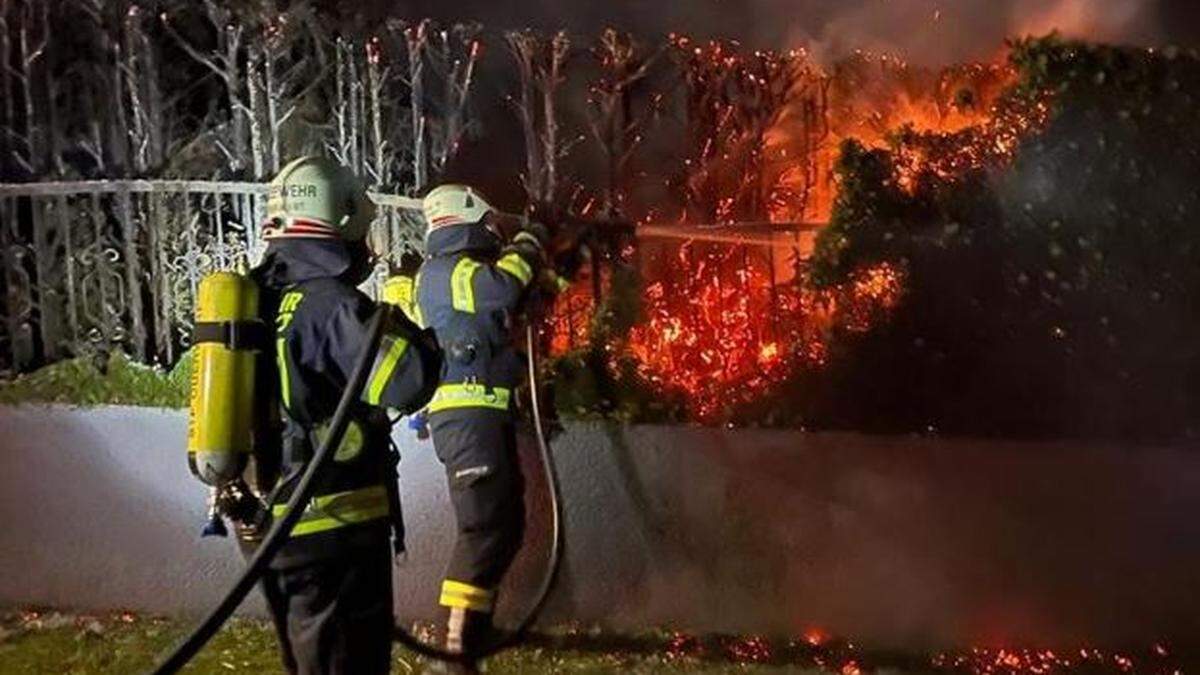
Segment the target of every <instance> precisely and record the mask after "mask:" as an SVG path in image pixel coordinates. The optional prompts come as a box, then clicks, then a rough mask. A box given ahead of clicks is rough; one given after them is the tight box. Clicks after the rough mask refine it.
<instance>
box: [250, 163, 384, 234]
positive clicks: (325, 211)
mask: <svg viewBox="0 0 1200 675" xmlns="http://www.w3.org/2000/svg"><path fill="white" fill-rule="evenodd" d="M374 217H375V207H374V204H372V203H371V200H370V199H368V198H367V193H366V190H365V189H364V188H363V185H362V182H361V181H360V180H359V179H358V176H355V175H354V173H353V172H352V171H350V169H349V168H347V167H345V166H342V165H341V164H339V163H337V162H335V161H333V160H331V159H327V158H324V157H311V156H310V157H301V158H299V159H296V160H293V161H292V162H290V163H289V164H288V165H287V166H285V167H283V170H282V171H280V172H279V175H278V176H276V177H275V180H273V181H271V187H270V192H269V194H268V197H267V222H266V224H265V225H264V226H263V237H264V238H267V239H280V238H307V239H344V240H346V241H361V240H362V239H363V238H365V237H366V236H367V230H368V229H369V228H370V225H371V221H372V220H373V219H374Z"/></svg>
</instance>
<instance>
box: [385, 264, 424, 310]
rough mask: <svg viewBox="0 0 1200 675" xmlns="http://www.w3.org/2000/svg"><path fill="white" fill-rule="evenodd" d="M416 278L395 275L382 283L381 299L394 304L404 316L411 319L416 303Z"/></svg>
mask: <svg viewBox="0 0 1200 675" xmlns="http://www.w3.org/2000/svg"><path fill="white" fill-rule="evenodd" d="M416 286H417V284H416V280H415V279H413V278H412V277H409V276H404V275H400V276H395V277H392V278H390V279H388V280H387V281H385V282H384V283H383V301H384V302H386V303H387V304H389V305H395V306H396V307H399V308H400V311H402V312H404V314H405V316H407V317H408V318H410V319H413V320H414V321H416V319H415V318H414V316H415V314H416V313H415V311H414V310H415V309H416V304H417V296H416Z"/></svg>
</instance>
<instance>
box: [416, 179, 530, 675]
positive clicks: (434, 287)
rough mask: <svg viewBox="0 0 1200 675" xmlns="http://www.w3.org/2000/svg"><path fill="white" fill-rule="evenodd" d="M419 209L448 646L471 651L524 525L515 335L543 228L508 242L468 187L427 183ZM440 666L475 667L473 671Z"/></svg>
mask: <svg viewBox="0 0 1200 675" xmlns="http://www.w3.org/2000/svg"><path fill="white" fill-rule="evenodd" d="M423 208H424V212H425V217H426V219H427V221H428V224H427V227H428V229H427V230H426V236H425V248H426V251H425V255H426V259H425V262H424V264H423V265H422V267H421V270H420V273H419V275H418V280H417V287H416V291H417V292H416V296H417V308H418V311H419V314H420V317H421V320H422V321H423V325H425V326H428V327H430V328H432V329H433V330H434V331H435V333H436V334H437V339H438V342H439V344H440V345H441V346H442V349H443V353H444V355H445V363H444V366H443V371H442V382H441V384H440V385H439V386H438V388H437V391H436V392H435V393H434V395H433V400H432V401H430V404H429V407H428V410H429V426H430V429H431V431H432V435H433V444H434V449H435V451H436V453H437V456H438V459H439V460H441V462H442V464H443V465H444V466H445V470H446V477H447V479H448V482H449V488H450V499H451V502H452V504H453V508H454V515H455V520H456V523H457V539H456V542H455V545H454V550H453V552H452V554H451V559H450V562H449V565H448V567H447V570H446V574H445V577H444V579H443V581H442V586H441V595H440V604H441V605H442V606H444V607H445V608H446V610H447V620H446V649H447V651H451V652H456V653H463V654H466V655H468V656H469V655H470V654H471V653H473V652H477V651H479V649H480V648H481V647H482V646H484V645H485V644H487V643H488V642H489V641H490V640H491V639H492V611H493V609H494V608H495V606H496V588H497V586H498V585H499V583H500V580H501V578H502V577H503V576H504V574H505V572H506V571H507V570H508V568H509V565H510V564H511V563H512V560H513V558H514V557H515V555H516V553H517V549H518V548H519V547H520V544H521V537H522V534H523V531H524V525H525V506H524V481H523V477H522V475H521V470H520V467H519V465H518V461H517V447H516V432H515V426H514V423H515V419H514V412H513V398H514V388H515V387H516V386H517V385H518V384H519V383H520V382H521V380H522V375H523V373H524V360H523V358H522V356H521V355H520V354H519V353H518V352H517V351H516V349H515V348H514V347H513V346H512V344H511V336H510V332H511V325H512V320H513V318H514V316H515V314H516V313H517V312H518V311H519V309H520V307H521V305H522V302H523V301H524V299H525V297H526V296H527V295H528V293H527V290H528V288H529V286H530V285H531V283H532V282H533V281H534V279H535V276H536V275H537V274H538V273H539V270H540V269H541V268H542V266H543V264H544V261H545V241H546V233H545V231H544V228H542V227H540V226H528V227H526V228H525V229H523V230H521V231H520V232H518V233H517V234H516V236H515V237H513V239H512V241H511V242H508V243H507V245H506V242H505V241H504V239H503V237H502V235H501V229H500V222H501V220H500V219H501V217H502V216H501V214H500V213H498V212H497V211H496V210H495V209H493V208H492V207H491V206H490V205H489V204H488V202H487V200H486V199H485V198H484V197H483V195H482V194H480V193H479V192H478V191H476V190H475V189H473V188H471V187H468V186H465V185H454V184H448V185H442V186H439V187H437V188H435V189H433V190H432V191H431V192H429V194H428V195H427V196H426V197H425V199H424V202H423ZM443 669H444V670H445V669H451V670H457V671H458V672H473V671H474V666H473V665H472V664H470V663H469V662H463V663H462V664H459V665H457V666H454V667H450V668H447V667H443Z"/></svg>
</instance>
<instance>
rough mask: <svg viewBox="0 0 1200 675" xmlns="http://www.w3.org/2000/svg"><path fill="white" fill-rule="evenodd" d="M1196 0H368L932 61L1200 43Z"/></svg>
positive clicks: (497, 19)
mask: <svg viewBox="0 0 1200 675" xmlns="http://www.w3.org/2000/svg"><path fill="white" fill-rule="evenodd" d="M337 4H339V5H341V6H342V7H343V8H347V7H350V6H352V5H351V4H350V3H347V2H344V1H343V2H340V3H337ZM355 4H357V3H355ZM366 4H367V3H363V4H362V5H357V6H359V7H362V6H363V5H366ZM1198 5H1200V3H1196V2H1195V0H742V1H735V0H676V1H673V2H672V1H661V0H462V1H459V2H446V1H445V0H412V1H410V2H408V3H397V2H394V1H387V0H375V1H374V3H373V8H374V11H376V12H377V13H386V14H392V15H396V14H400V15H410V16H433V17H434V18H438V19H442V20H463V19H475V20H479V21H482V22H484V23H486V24H488V25H489V26H493V27H498V28H513V27H524V26H533V27H536V28H542V29H558V28H565V29H567V30H569V31H572V32H577V33H581V34H594V33H596V32H597V31H598V30H600V29H601V28H602V27H605V26H610V25H611V26H616V27H618V28H624V29H627V30H631V31H633V32H635V33H638V34H641V35H645V36H653V35H662V34H666V33H670V32H686V33H691V34H695V35H698V36H701V37H713V36H722V37H730V38H735V39H741V40H744V41H746V42H748V43H750V44H753V45H754V46H768V47H809V48H811V49H812V50H813V51H814V52H815V53H817V54H818V55H820V56H821V57H822V58H828V59H832V58H836V57H838V56H841V55H844V54H845V53H847V52H849V51H853V50H854V49H870V50H873V51H881V52H887V53H891V54H897V55H900V56H902V57H904V58H906V59H908V60H910V61H912V62H914V63H921V64H927V65H939V64H946V63H950V62H958V61H966V60H977V59H987V58H991V57H994V56H996V55H997V54H998V53H999V52H1000V50H1001V48H1002V46H1003V41H1004V39H1005V38H1007V37H1011V36H1014V35H1025V34H1044V33H1048V32H1050V31H1051V30H1055V29H1058V30H1060V31H1062V32H1063V33H1064V34H1066V35H1069V36H1076V37H1087V38H1089V39H1092V40H1098V41H1107V42H1119V43H1131V44H1142V45H1157V44H1165V43H1178V44H1183V45H1194V44H1197V43H1198V42H1200V37H1198V35H1200V7H1198Z"/></svg>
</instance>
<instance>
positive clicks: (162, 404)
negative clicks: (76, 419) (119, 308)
mask: <svg viewBox="0 0 1200 675" xmlns="http://www.w3.org/2000/svg"><path fill="white" fill-rule="evenodd" d="M191 364H192V360H191V354H190V352H189V353H188V354H187V355H185V356H184V357H183V358H182V359H181V360H180V361H179V363H178V364H176V365H175V367H174V368H172V369H171V370H170V371H165V370H162V369H160V368H154V367H152V366H144V365H141V364H139V363H135V362H133V361H131V360H130V359H129V358H128V357H127V356H125V355H124V354H121V353H120V352H116V353H113V354H111V355H109V356H107V357H100V356H80V357H76V358H73V359H68V360H66V361H60V362H58V363H55V364H52V365H49V366H46V367H44V368H41V369H39V370H36V371H34V372H32V373H28V374H25V375H18V376H17V377H15V378H13V379H12V380H9V381H0V404H6V405H15V404H21V403H66V404H70V405H77V406H84V407H88V406H97V405H138V406H149V407H158V408H185V407H187V403H188V391H189V388H190V379H191V372H192V367H191Z"/></svg>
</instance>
